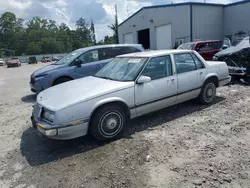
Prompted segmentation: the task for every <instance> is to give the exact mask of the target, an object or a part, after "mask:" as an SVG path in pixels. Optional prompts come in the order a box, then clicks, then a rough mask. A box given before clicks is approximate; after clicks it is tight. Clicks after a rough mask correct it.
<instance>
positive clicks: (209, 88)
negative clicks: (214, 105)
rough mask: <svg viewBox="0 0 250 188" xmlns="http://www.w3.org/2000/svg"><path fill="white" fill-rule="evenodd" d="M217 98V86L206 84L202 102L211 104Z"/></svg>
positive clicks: (208, 82)
mask: <svg viewBox="0 0 250 188" xmlns="http://www.w3.org/2000/svg"><path fill="white" fill-rule="evenodd" d="M215 97H216V86H215V84H214V83H213V82H211V81H207V82H205V83H204V85H203V87H202V89H201V93H200V96H199V98H200V102H201V103H202V104H210V103H211V102H213V101H214V99H215Z"/></svg>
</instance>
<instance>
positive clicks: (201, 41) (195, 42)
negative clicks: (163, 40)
mask: <svg viewBox="0 0 250 188" xmlns="http://www.w3.org/2000/svg"><path fill="white" fill-rule="evenodd" d="M205 42H221V41H220V40H200V41H194V42H187V43H183V44H197V43H205Z"/></svg>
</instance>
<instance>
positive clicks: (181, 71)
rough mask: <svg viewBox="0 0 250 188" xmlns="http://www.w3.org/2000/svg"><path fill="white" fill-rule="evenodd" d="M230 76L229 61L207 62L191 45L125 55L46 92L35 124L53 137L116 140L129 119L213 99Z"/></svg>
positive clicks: (38, 104) (40, 99)
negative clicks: (88, 136)
mask: <svg viewBox="0 0 250 188" xmlns="http://www.w3.org/2000/svg"><path fill="white" fill-rule="evenodd" d="M230 80H231V77H230V76H229V74H228V68H227V65H226V63H225V62H219V61H217V62H210V61H205V60H204V59H203V58H202V57H201V56H200V55H199V54H198V53H197V52H195V51H192V50H162V51H145V52H139V53H132V54H126V55H121V56H118V57H116V58H114V59H113V60H111V61H110V62H109V63H108V64H107V65H106V66H105V67H103V68H102V69H101V70H100V71H99V72H98V73H96V74H95V75H94V76H89V77H85V78H81V79H77V80H73V81H69V82H66V83H63V84H60V85H57V86H55V87H52V88H49V89H46V90H44V91H42V92H41V93H40V94H39V95H38V96H37V102H36V103H35V105H34V109H33V112H32V117H31V119H32V122H33V126H34V128H37V129H38V130H39V132H41V133H42V134H44V135H46V136H47V137H50V138H53V139H72V138H76V137H80V136H84V135H86V134H88V133H90V134H92V135H93V136H94V137H95V138H97V139H99V140H108V139H114V138H115V137H117V136H118V135H120V134H121V133H122V131H123V130H124V128H125V126H126V121H127V120H128V119H133V118H135V117H138V116H142V115H144V114H147V113H150V112H153V111H157V110H160V109H163V108H166V107H169V106H172V105H175V104H178V103H181V102H184V101H187V100H191V99H194V98H197V99H199V101H200V102H201V103H202V104H209V103H211V102H213V100H214V99H215V97H216V88H217V87H220V86H223V85H226V84H228V83H229V82H230Z"/></svg>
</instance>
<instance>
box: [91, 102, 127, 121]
mask: <svg viewBox="0 0 250 188" xmlns="http://www.w3.org/2000/svg"><path fill="white" fill-rule="evenodd" d="M111 104H115V105H118V106H120V107H122V108H123V110H124V112H125V113H126V115H127V118H128V119H130V110H129V108H128V106H127V105H126V104H125V103H124V102H121V101H113V102H108V103H105V104H102V105H100V106H98V107H97V108H96V109H95V110H94V112H92V114H91V116H90V122H91V120H92V117H93V116H94V114H95V113H96V112H97V111H98V110H99V109H101V108H103V107H104V106H107V105H111Z"/></svg>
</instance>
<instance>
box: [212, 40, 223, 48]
mask: <svg viewBox="0 0 250 188" xmlns="http://www.w3.org/2000/svg"><path fill="white" fill-rule="evenodd" d="M221 47H222V42H221V41H218V42H215V43H214V49H220V48H221Z"/></svg>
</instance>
